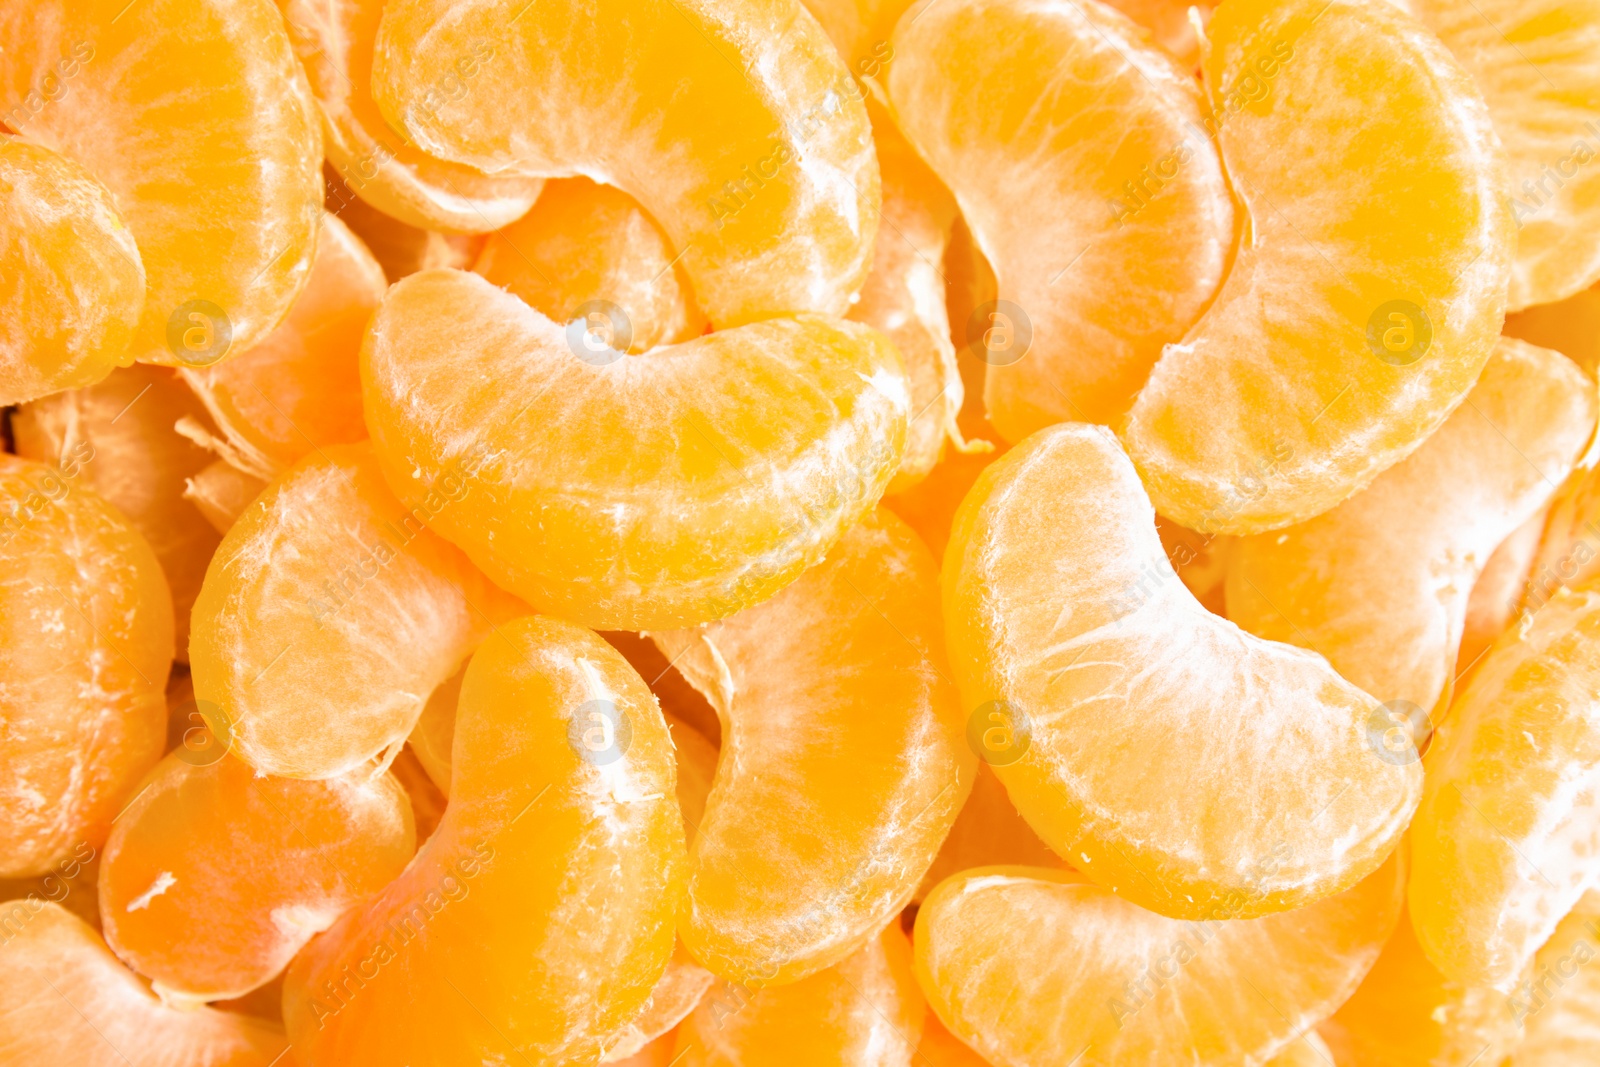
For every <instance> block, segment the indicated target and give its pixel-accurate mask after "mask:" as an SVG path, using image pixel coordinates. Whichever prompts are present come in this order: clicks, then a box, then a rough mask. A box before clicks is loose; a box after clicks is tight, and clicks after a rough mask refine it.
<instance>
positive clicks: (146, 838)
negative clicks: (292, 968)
mask: <svg viewBox="0 0 1600 1067" xmlns="http://www.w3.org/2000/svg"><path fill="white" fill-rule="evenodd" d="M207 758H209V757H207V756H197V755H196V754H195V753H194V752H193V751H190V750H185V749H180V750H178V751H176V752H173V753H171V754H170V755H168V756H167V757H166V759H164V760H162V761H161V762H160V763H159V764H158V765H157V766H156V769H155V771H154V772H153V773H152V774H151V775H150V776H149V777H148V778H147V779H146V780H145V782H144V787H143V788H142V789H141V790H140V791H139V794H138V795H137V797H135V798H134V800H133V801H131V802H130V803H129V804H128V807H127V810H125V811H124V812H123V813H122V814H121V816H119V817H118V819H117V824H116V826H115V827H114V828H113V829H112V831H111V837H110V839H109V840H107V842H106V848H105V855H104V857H103V859H102V861H101V864H100V886H99V888H100V914H101V917H102V919H103V920H104V923H105V927H104V929H105V938H106V942H107V944H109V945H110V946H111V949H112V951H113V952H115V953H116V954H117V955H118V956H120V957H122V958H123V959H124V960H126V961H127V962H128V964H129V965H131V966H132V967H133V968H134V969H135V970H137V971H138V972H139V973H140V974H142V975H144V976H145V977H146V978H150V979H153V980H154V981H155V983H156V986H157V988H158V990H160V991H161V992H162V993H163V995H171V994H176V995H177V996H178V997H179V998H182V999H187V1000H194V1001H202V1000H221V999H224V998H227V997H237V996H243V995H244V994H245V993H248V992H249V991H250V990H252V989H255V988H257V987H259V986H262V985H265V984H266V983H267V982H270V981H271V980H272V979H273V978H274V977H276V976H277V975H278V973H279V972H281V971H282V970H283V969H284V967H286V966H288V964H289V961H290V960H291V959H292V958H293V957H294V954H295V953H296V952H299V951H300V949H301V947H302V946H304V945H305V943H306V942H307V941H310V940H311V938H312V937H313V936H314V935H315V934H317V933H318V932H319V931H321V930H326V929H327V928H328V927H329V926H332V925H333V922H334V920H335V919H337V918H338V917H339V915H340V913H342V912H343V911H345V909H347V908H349V907H350V906H351V905H353V904H355V903H357V902H359V901H360V900H361V899H362V898H363V897H366V896H368V895H369V894H372V893H376V892H377V891H378V890H380V889H382V888H383V887H384V886H385V885H387V884H388V883H389V882H390V881H392V880H393V879H394V877H395V876H396V875H398V874H399V873H400V871H401V869H402V868H404V867H405V865H406V862H407V861H408V860H410V859H411V854H412V853H413V852H415V851H416V848H417V842H416V829H415V827H414V825H413V823H412V816H411V804H410V801H409V799H408V798H407V797H406V793H405V790H404V789H402V788H401V786H400V783H399V782H398V781H396V780H395V778H394V777H393V776H392V775H390V774H388V773H384V774H381V775H376V776H374V775H373V774H372V771H371V769H370V768H358V769H357V770H356V771H355V772H354V773H352V774H349V775H346V776H344V777H342V778H330V779H328V780H327V781H322V782H304V781H298V780H296V779H293V778H267V777H257V776H256V773H255V772H254V771H253V770H251V768H250V766H249V764H247V763H245V762H244V761H243V760H241V759H237V758H235V757H233V756H230V755H223V756H222V758H221V759H217V760H215V761H214V762H210V763H206V762H204V760H205V759H207ZM197 761H198V762H197ZM196 930H204V931H205V936H204V937H195V936H193V931H196Z"/></svg>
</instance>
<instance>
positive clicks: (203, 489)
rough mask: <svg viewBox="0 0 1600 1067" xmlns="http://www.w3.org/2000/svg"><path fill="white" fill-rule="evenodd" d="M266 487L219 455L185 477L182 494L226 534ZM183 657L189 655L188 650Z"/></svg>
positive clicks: (214, 527)
mask: <svg viewBox="0 0 1600 1067" xmlns="http://www.w3.org/2000/svg"><path fill="white" fill-rule="evenodd" d="M266 487H267V483H266V481H264V480H263V479H261V478H257V477H256V476H255V475H254V474H246V473H245V472H244V471H242V470H240V469H239V468H238V467H235V466H234V465H233V464H231V463H229V462H228V461H227V460H225V459H219V460H214V461H212V462H211V463H208V464H206V465H205V466H204V467H201V468H200V469H199V470H198V471H196V472H195V473H194V474H193V475H191V476H190V477H189V478H187V479H186V480H185V481H184V484H183V497H184V499H185V500H187V501H189V502H190V503H192V504H193V505H194V506H195V507H196V508H198V509H199V511H200V514H201V515H204V516H205V520H206V521H207V522H209V523H210V524H211V526H212V528H213V529H215V530H216V531H217V533H219V534H225V533H227V532H228V531H229V530H230V529H232V527H233V524H234V523H235V522H237V521H238V519H239V516H240V515H243V514H244V509H245V508H247V507H249V506H250V502H251V501H252V500H254V499H255V498H256V497H258V496H260V495H261V491H262V490H263V489H265V488H266ZM184 658H185V659H187V658H188V652H187V650H185V653H184Z"/></svg>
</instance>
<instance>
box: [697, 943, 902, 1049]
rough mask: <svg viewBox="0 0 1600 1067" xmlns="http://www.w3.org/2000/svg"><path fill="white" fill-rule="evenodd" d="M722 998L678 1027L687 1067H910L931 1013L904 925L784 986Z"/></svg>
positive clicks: (711, 998)
mask: <svg viewBox="0 0 1600 1067" xmlns="http://www.w3.org/2000/svg"><path fill="white" fill-rule="evenodd" d="M740 992H741V996H740V997H735V998H725V997H719V996H717V995H716V994H715V993H713V994H712V995H711V996H708V997H707V998H706V999H705V1000H703V1001H701V1003H700V1006H699V1007H698V1008H696V1009H695V1010H694V1013H693V1014H691V1015H690V1016H689V1017H688V1018H687V1019H685V1020H684V1022H683V1025H682V1026H681V1027H679V1029H678V1039H677V1047H676V1049H675V1050H674V1053H673V1055H674V1059H673V1063H674V1064H680V1065H682V1067H787V1065H789V1064H801V1063H803V1064H806V1065H807V1067H869V1065H870V1067H911V1064H912V1062H913V1057H914V1056H915V1055H916V1048H917V1042H918V1041H919V1040H920V1038H921V1036H922V1020H923V1017H924V1016H925V1015H926V1014H927V1007H926V1005H925V1004H924V1003H923V1000H922V994H921V993H920V992H919V991H918V990H917V981H916V977H915V976H914V975H913V974H912V971H911V947H910V946H909V945H908V944H907V943H906V935H905V934H903V933H901V932H900V926H899V924H898V923H896V924H894V925H892V926H890V927H889V928H888V929H886V930H884V931H883V932H882V933H881V934H879V935H878V936H877V937H875V938H873V939H872V940H870V941H868V942H867V943H866V944H864V945H862V946H861V947H860V948H859V949H857V950H856V951H855V952H853V953H851V954H850V955H849V956H847V957H845V958H844V959H843V960H841V961H839V962H838V963H836V964H835V965H833V966H832V967H829V968H827V969H826V970H822V971H818V972H817V973H816V974H813V975H811V976H810V977H809V978H805V979H802V980H801V981H798V982H794V983H791V984H789V985H784V986H766V987H762V988H760V989H755V990H742V991H740Z"/></svg>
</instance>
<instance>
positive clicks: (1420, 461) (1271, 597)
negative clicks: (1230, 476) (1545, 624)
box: [1227, 340, 1597, 713]
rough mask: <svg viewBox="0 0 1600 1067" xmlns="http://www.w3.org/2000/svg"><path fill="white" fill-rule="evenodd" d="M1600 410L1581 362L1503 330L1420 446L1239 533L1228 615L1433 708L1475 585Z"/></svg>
mask: <svg viewBox="0 0 1600 1067" xmlns="http://www.w3.org/2000/svg"><path fill="white" fill-rule="evenodd" d="M1596 408H1597V404H1596V399H1595V387H1594V383H1593V381H1592V380H1591V379H1590V378H1589V377H1588V375H1586V374H1584V373H1583V371H1582V370H1580V369H1579V368H1578V367H1577V366H1576V365H1574V364H1573V362H1572V361H1571V360H1569V359H1567V358H1566V357H1565V356H1563V355H1561V354H1560V353H1558V352H1551V351H1550V350H1549V349H1542V348H1534V347H1533V346H1532V345H1529V344H1525V343H1524V342H1521V341H1514V340H1502V341H1501V342H1500V345H1499V347H1498V348H1497V349H1496V350H1495V354H1494V356H1493V357H1491V358H1490V360H1489V363H1488V365H1487V366H1485V367H1484V371H1483V375H1482V377H1480V378H1479V379H1478V384H1477V385H1475V386H1473V389H1472V392H1471V393H1469V394H1468V395H1467V399H1466V402H1465V403H1463V404H1462V405H1461V406H1460V407H1459V408H1457V409H1456V410H1455V412H1454V413H1453V414H1452V415H1451V416H1450V418H1449V419H1447V420H1446V421H1445V424H1444V425H1443V426H1441V427H1440V428H1439V432H1438V433H1436V434H1434V435H1433V436H1432V437H1430V438H1429V439H1428V440H1427V441H1426V442H1425V443H1424V444H1423V445H1422V447H1421V448H1419V449H1417V451H1415V452H1413V453H1412V454H1411V455H1410V456H1408V457H1407V458H1406V459H1404V460H1403V461H1401V462H1400V463H1398V464H1396V465H1395V466H1393V467H1390V468H1389V469H1388V470H1387V471H1385V472H1384V473H1383V474H1381V475H1379V476H1378V478H1377V480H1375V481H1374V482H1373V483H1372V484H1371V485H1370V486H1368V487H1367V488H1366V489H1364V490H1363V491H1361V492H1360V493H1358V494H1356V495H1355V496H1353V497H1351V498H1350V499H1349V500H1346V501H1345V502H1344V503H1342V504H1340V505H1339V506H1338V507H1336V508H1334V509H1333V510H1332V511H1327V512H1324V513H1323V514H1321V515H1318V516H1317V517H1316V518H1314V519H1311V520H1310V521H1308V522H1304V523H1300V524H1298V525H1295V526H1291V527H1289V528H1287V529H1285V530H1282V531H1279V532H1276V533H1264V534H1257V535H1255V536H1253V537H1246V538H1242V539H1241V540H1240V541H1239V542H1238V544H1236V545H1235V546H1234V548H1233V552H1232V555H1231V556H1230V563H1229V567H1228V579H1227V602H1228V618H1229V619H1232V620H1233V621H1234V622H1236V623H1238V624H1239V625H1240V626H1241V627H1243V628H1244V629H1246V630H1249V631H1250V632H1251V633H1253V634H1256V635H1257V636H1260V637H1265V638H1269V639H1271V640H1274V641H1284V642H1288V643H1290V644H1295V645H1299V646H1300V647H1302V648H1309V649H1311V650H1313V651H1315V652H1320V653H1322V654H1323V655H1324V656H1327V657H1328V662H1329V663H1331V664H1332V665H1333V668H1334V669H1335V670H1337V671H1338V672H1339V673H1340V674H1341V675H1342V676H1343V677H1345V678H1346V679H1348V680H1349V681H1351V682H1354V683H1355V684H1356V685H1357V686H1359V687H1360V688H1361V689H1363V690H1365V691H1366V692H1368V693H1370V694H1372V695H1373V696H1374V697H1376V698H1377V699H1378V700H1379V701H1380V702H1385V703H1387V702H1391V701H1405V702H1406V703H1408V704H1410V705H1413V706H1415V707H1417V708H1419V709H1421V710H1422V711H1424V712H1428V713H1435V712H1436V709H1435V705H1436V704H1437V703H1438V702H1439V701H1440V700H1441V699H1442V700H1444V701H1446V702H1448V700H1449V693H1448V688H1449V685H1450V681H1451V679H1452V678H1453V677H1454V674H1455V670H1454V668H1455V663H1456V652H1457V648H1458V646H1459V643H1460V641H1461V634H1462V629H1463V626H1464V624H1465V621H1466V614H1467V604H1468V599H1469V597H1470V596H1471V593H1472V588H1473V585H1474V583H1476V582H1477V580H1478V576H1479V574H1481V573H1482V571H1483V569H1484V566H1485V565H1486V564H1487V563H1488V561H1489V557H1490V556H1491V555H1492V554H1493V553H1494V551H1495V549H1496V548H1497V547H1499V545H1500V543H1501V542H1502V541H1504V540H1505V539H1506V538H1507V537H1509V536H1510V535H1511V534H1512V533H1513V532H1514V531H1515V530H1516V529H1517V527H1519V526H1521V525H1522V524H1523V523H1524V522H1526V521H1527V520H1528V519H1529V517H1530V516H1532V515H1534V514H1536V513H1537V512H1538V511H1540V510H1541V509H1542V508H1543V507H1544V506H1545V504H1547V503H1548V501H1549V499H1550V496H1551V494H1553V493H1554V492H1555V490H1556V488H1557V487H1558V486H1559V485H1560V484H1561V482H1562V481H1563V480H1564V479H1565V478H1566V476H1567V473H1568V472H1569V471H1571V470H1572V468H1573V465H1574V463H1576V462H1577V460H1578V459H1579V457H1580V456H1581V455H1582V454H1583V452H1584V449H1585V448H1586V447H1587V446H1588V444H1589V441H1590V439H1591V438H1593V436H1594V428H1595V416H1596Z"/></svg>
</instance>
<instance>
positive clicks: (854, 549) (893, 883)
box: [652, 511, 973, 985]
mask: <svg viewBox="0 0 1600 1067" xmlns="http://www.w3.org/2000/svg"><path fill="white" fill-rule="evenodd" d="M652 636H654V638H655V640H656V641H657V643H658V644H659V645H660V646H661V649H662V651H663V652H664V653H666V655H667V657H668V658H669V659H670V660H672V661H673V662H674V663H675V664H676V665H677V667H678V669H679V670H680V671H682V672H683V674H684V676H685V677H686V678H688V679H689V681H690V682H692V683H693V684H694V686H695V687H696V688H697V689H699V690H700V691H701V692H702V693H704V694H705V696H706V699H707V700H709V701H710V702H711V704H712V706H713V707H715V708H716V709H717V712H718V715H719V717H720V718H721V719H722V750H721V756H720V758H719V760H718V763H717V777H716V779H715V781H714V783H713V784H712V787H711V795H710V798H709V799H708V800H707V802H706V809H705V817H704V819H703V820H702V821H701V823H700V827H699V832H698V833H697V834H696V835H695V838H694V841H693V844H692V847H691V850H690V871H689V904H688V910H687V912H686V913H685V917H684V920H683V923H682V925H681V926H680V928H679V931H678V933H679V936H680V937H681V938H682V939H683V941H684V943H685V944H686V945H687V946H688V947H689V950H690V951H691V952H693V953H694V955H695V958H696V959H698V960H699V961H700V962H701V963H702V964H704V965H705V966H706V967H707V968H708V969H710V970H711V971H712V972H714V973H716V974H718V975H721V976H722V977H725V978H728V979H730V980H733V981H739V982H746V983H751V982H758V983H761V984H764V985H765V984H773V983H776V984H782V983H785V982H792V981H796V980H799V979H801V978H804V977H805V976H806V975H809V974H813V973H815V972H817V971H818V970H821V969H823V968H825V967H829V966H831V965H833V964H835V963H838V962H839V961H840V960H842V959H844V958H845V957H846V956H848V955H850V954H851V953H853V952H855V951H856V950H858V949H859V948H860V947H861V946H862V945H863V944H865V943H866V942H867V941H868V940H869V939H870V938H872V937H873V936H874V935H875V934H876V933H877V932H878V931H879V930H880V929H882V928H883V926H884V925H885V924H887V923H888V922H889V921H890V920H891V919H892V918H893V917H894V916H895V915H896V914H897V913H898V912H899V911H900V909H901V908H902V907H903V906H904V905H905V903H906V902H907V901H908V900H909V899H910V898H911V895H912V893H913V892H914V891H915V889H916V887H917V883H918V882H919V881H920V880H921V878H922V875H923V872H925V871H926V870H927V868H928V866H929V865H930V864H931V863H932V862H933V858H934V856H935V854H936V853H937V852H938V849H939V845H940V842H942V841H943V840H944V838H945V836H946V834H947V832H948V831H949V829H950V826H951V824H952V823H953V822H954V821H955V819H956V815H957V813H958V812H959V811H960V810H961V805H962V803H963V802H964V801H965V800H966V796H967V792H968V790H969V789H970V788H971V783H972V773H973V759H972V754H971V752H970V751H968V750H967V748H966V745H965V744H964V742H963V739H962V736H961V735H962V729H963V722H962V718H961V715H960V712H959V709H958V705H957V703H956V694H955V691H954V689H953V687H952V686H951V684H950V682H949V680H948V678H947V677H946V672H945V667H944V650H943V647H942V641H941V635H940V633H939V625H938V603H937V585H936V581H935V567H934V563H933V560H932V558H931V557H929V555H928V553H927V550H926V549H925V548H924V547H923V546H922V545H921V543H920V542H918V541H917V538H916V535H915V534H914V533H912V532H911V530H910V529H909V528H908V527H907V526H906V525H905V524H904V523H902V522H900V521H899V520H898V519H896V518H894V517H893V516H892V515H890V514H888V513H887V512H884V511H878V512H876V513H875V514H874V515H871V516H869V517H868V518H867V519H865V520H863V521H862V522H861V524H859V525H858V526H856V527H855V528H854V529H852V530H851V531H850V532H849V533H848V534H846V535H845V537H844V539H843V540H841V541H840V543H839V544H838V545H837V546H836V547H835V548H834V550H833V552H832V553H830V555H829V557H828V559H827V560H826V561H824V562H823V563H822V564H820V565H819V566H817V567H814V568H813V569H811V570H810V571H807V572H806V573H805V574H804V575H802V576H801V578H800V579H799V580H798V581H796V582H795V583H794V584H793V585H791V586H790V587H789V588H787V589H785V590H784V591H783V592H781V593H779V594H778V595H777V596H775V597H773V598H772V599H771V600H769V601H767V602H766V603H764V604H761V605H758V606H757V607H754V608H750V609H747V610H746V611H744V612H741V613H740V614H738V615H736V616H734V617H732V618H729V619H726V620H723V621H722V622H718V623H713V624H711V625H709V626H707V627H704V628H702V629H699V630H696V631H678V632H671V633H662V634H653V635H652Z"/></svg>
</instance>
